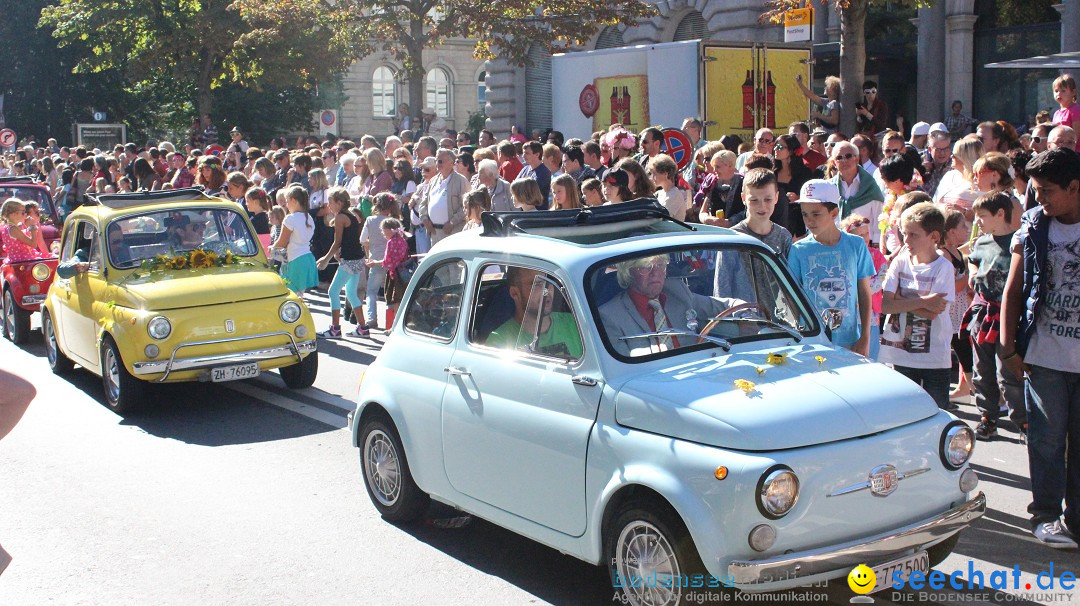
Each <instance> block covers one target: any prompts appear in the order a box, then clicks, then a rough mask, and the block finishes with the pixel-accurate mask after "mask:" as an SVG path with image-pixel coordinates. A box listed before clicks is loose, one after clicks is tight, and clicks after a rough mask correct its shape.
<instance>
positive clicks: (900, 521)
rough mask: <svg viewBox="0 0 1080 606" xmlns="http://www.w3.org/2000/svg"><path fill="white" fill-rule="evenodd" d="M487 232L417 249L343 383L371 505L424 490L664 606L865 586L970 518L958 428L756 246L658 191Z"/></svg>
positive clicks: (965, 448)
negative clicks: (715, 596) (683, 216)
mask: <svg viewBox="0 0 1080 606" xmlns="http://www.w3.org/2000/svg"><path fill="white" fill-rule="evenodd" d="M484 221H485V225H484V229H483V231H482V232H481V231H480V230H477V231H475V232H472V233H470V234H461V235H457V236H454V237H451V238H448V239H447V240H445V241H444V242H443V243H441V244H439V245H438V246H437V247H436V248H435V250H433V251H432V252H431V254H430V255H428V256H427V258H426V259H425V260H424V261H423V263H422V264H421V266H420V268H419V270H418V271H417V272H416V275H415V276H414V277H413V279H412V282H411V284H410V286H409V288H408V291H407V293H406V295H405V299H404V301H403V303H402V305H401V307H400V311H399V314H398V320H397V322H396V323H395V325H394V327H393V332H392V335H391V336H390V338H389V339H388V340H387V343H386V346H385V347H384V348H383V350H382V353H381V354H380V355H379V357H378V359H376V360H375V362H374V363H373V364H372V365H371V367H370V368H369V369H368V370H367V372H366V375H365V377H364V378H363V379H362V382H361V386H360V391H359V394H358V405H357V409H356V411H355V412H354V413H353V416H352V418H351V422H350V427H351V429H352V437H353V440H354V444H355V445H356V446H358V447H359V448H360V463H361V470H362V475H363V478H364V483H365V486H366V488H367V491H368V493H369V495H370V497H371V499H372V502H373V503H374V504H375V507H376V508H377V509H378V510H379V512H380V513H381V514H382V516H383V517H384V518H385V519H386V520H388V521H392V522H408V521H412V520H416V519H418V518H420V517H421V516H423V515H424V513H425V512H426V510H427V507H428V504H429V499H435V500H437V501H441V502H443V503H447V504H449V505H452V506H453V507H456V508H459V509H461V510H464V511H467V512H469V513H471V514H474V515H476V516H479V517H481V518H484V519H486V520H489V521H491V522H493V523H495V524H498V525H500V526H503V527H505V528H508V529H511V530H513V531H515V532H517V533H520V534H522V535H524V536H527V537H530V538H532V539H534V540H536V541H539V542H541V543H543V544H546V545H549V546H551V547H553V548H555V549H557V550H559V551H561V552H564V553H568V554H572V555H574V556H576V557H578V558H581V559H583V560H586V561H588V562H592V563H595V564H598V565H601V566H605V567H608V568H609V569H610V571H611V575H612V580H613V583H614V585H615V587H616V588H617V590H618V591H619V592H620V593H621V595H620V596H617V597H620V599H622V600H623V601H624V603H632V604H648V605H658V604H677V603H679V602H680V599H682V598H683V596H685V595H687V594H686V592H688V591H691V590H692V587H694V586H702V585H701V584H702V579H704V583H705V586H708V585H714V586H715V585H717V584H723V585H727V586H732V587H735V588H738V589H740V590H744V591H772V590H778V589H786V588H791V587H795V586H801V585H806V584H809V583H814V582H819V581H822V580H825V579H834V578H839V577H844V576H846V575H847V574H848V573H849V572H850V571H851V569H852V568H853V567H855V566H857V565H859V564H866V565H868V566H870V567H871V568H873V569H874V570H875V572H876V573H877V579H878V581H877V586H876V588H875V590H880V589H884V588H885V587H888V586H889V585H890V584H891V583H892V573H893V572H896V571H899V572H901V573H905V574H906V573H910V572H911V571H913V570H923V571H926V570H927V569H928V568H929V567H931V566H934V565H935V564H936V563H938V562H940V561H941V560H942V559H944V557H945V556H946V555H948V553H949V552H950V551H951V550H952V548H953V547H954V546H955V545H956V541H957V539H958V533H959V531H960V530H961V529H963V528H964V527H965V526H967V525H968V524H969V523H970V522H971V521H972V520H975V519H977V518H978V517H979V516H981V515H982V514H983V512H984V510H985V507H986V501H985V498H984V496H983V495H982V493H979V494H977V495H974V496H973V495H972V492H973V490H974V489H975V486H976V484H977V483H978V479H977V477H976V474H975V472H974V471H972V470H971V469H969V468H968V465H967V463H968V459H969V458H970V456H971V453H972V448H973V446H974V436H973V434H972V432H971V430H970V429H969V428H968V427H967V426H966V425H964V424H963V423H962V422H960V421H958V420H957V419H956V418H955V417H953V416H951V415H949V414H948V413H946V412H943V411H941V410H939V409H938V408H937V407H936V406H935V405H934V402H933V401H932V400H931V399H930V397H929V396H928V395H927V394H926V393H925V392H923V391H922V390H921V389H920V388H919V387H917V386H916V385H915V384H914V383H912V382H910V381H908V380H907V379H906V378H904V377H902V376H901V375H899V374H897V373H895V372H893V371H892V370H890V369H889V368H887V367H885V366H883V365H880V364H874V363H871V362H869V361H868V360H866V359H865V358H862V357H860V356H858V355H855V354H852V353H850V352H848V351H845V350H843V349H839V348H835V347H833V346H832V345H831V344H830V342H829V340H828V337H827V334H826V333H827V331H828V330H829V328H828V327H827V326H826V324H829V323H833V325H834V326H835V325H836V324H835V323H836V322H837V321H838V320H839V319H840V318H838V317H837V314H839V313H840V312H839V311H837V310H824V312H823V313H822V314H821V316H819V314H818V313H817V312H816V311H815V310H814V309H813V307H812V306H811V304H810V303H809V302H808V299H807V297H806V296H805V295H804V294H803V292H802V291H801V289H800V288H799V287H798V286H797V285H796V284H795V283H794V281H793V280H792V277H791V276H790V275H789V273H788V271H787V269H786V266H785V265H784V263H783V262H782V261H780V260H778V258H777V257H776V256H774V255H773V254H772V253H771V252H770V251H769V250H768V249H767V248H765V247H764V246H763V245H762V244H760V243H759V242H758V241H757V240H755V239H753V238H749V237H746V236H742V235H738V234H736V233H735V232H733V231H730V230H726V229H720V228H712V227H705V226H690V225H687V224H684V223H681V222H678V221H674V220H671V219H669V218H667V216H666V215H665V214H664V212H663V210H662V209H661V208H660V207H659V206H658V205H656V203H655V202H653V201H639V202H634V203H627V204H623V205H618V206H613V207H601V208H596V209H589V210H582V211H557V212H548V213H501V214H491V213H488V214H486V215H485V218H484ZM822 317H824V319H822ZM695 575H700V576H695Z"/></svg>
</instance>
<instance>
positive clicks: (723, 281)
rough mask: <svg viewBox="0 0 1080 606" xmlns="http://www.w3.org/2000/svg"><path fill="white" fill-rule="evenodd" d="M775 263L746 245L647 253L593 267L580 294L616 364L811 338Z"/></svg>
mask: <svg viewBox="0 0 1080 606" xmlns="http://www.w3.org/2000/svg"><path fill="white" fill-rule="evenodd" d="M782 263H783V262H782V261H780V260H779V259H777V258H776V257H774V256H772V255H769V254H767V253H766V252H765V251H763V250H760V249H758V248H751V247H749V246H746V247H742V246H699V247H696V248H691V249H679V250H661V251H647V252H643V253H641V254H638V255H634V256H629V257H627V256H622V257H617V258H614V259H611V260H609V261H605V262H601V263H599V264H597V265H595V266H593V268H592V269H591V270H590V271H589V272H588V273H587V274H586V278H585V288H586V289H587V291H588V293H589V299H590V301H591V302H592V305H593V315H594V317H595V318H596V319H597V324H598V326H599V328H600V334H601V335H602V336H603V337H604V341H605V343H606V345H607V347H608V349H609V351H610V352H611V353H612V354H613V355H615V356H616V357H619V358H639V357H644V356H650V355H653V354H663V355H670V354H672V353H677V352H678V351H679V350H682V349H688V348H700V347H710V346H713V347H714V346H727V345H728V344H732V343H737V342H740V341H749V340H758V339H773V338H796V339H801V338H802V337H803V336H809V335H813V334H816V333H817V331H818V330H819V327H818V323H817V321H816V320H815V319H814V314H813V313H812V312H811V308H810V307H809V304H808V303H807V302H806V300H805V299H804V298H803V297H802V296H801V294H800V293H799V292H798V290H797V288H795V287H794V285H793V284H792V281H791V280H790V279H789V277H788V275H787V274H786V272H785V271H784V270H782V269H781V264H782Z"/></svg>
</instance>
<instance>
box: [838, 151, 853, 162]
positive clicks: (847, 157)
mask: <svg viewBox="0 0 1080 606" xmlns="http://www.w3.org/2000/svg"><path fill="white" fill-rule="evenodd" d="M854 157H855V154H853V153H851V152H848V153H846V154H837V155H836V159H837V160H850V159H852V158H854Z"/></svg>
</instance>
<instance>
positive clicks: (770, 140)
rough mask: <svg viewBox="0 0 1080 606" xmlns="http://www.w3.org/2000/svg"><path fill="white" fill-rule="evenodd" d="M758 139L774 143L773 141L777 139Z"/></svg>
mask: <svg viewBox="0 0 1080 606" xmlns="http://www.w3.org/2000/svg"><path fill="white" fill-rule="evenodd" d="M758 141H760V142H762V143H772V142H773V141H776V139H758Z"/></svg>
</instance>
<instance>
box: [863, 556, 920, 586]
mask: <svg viewBox="0 0 1080 606" xmlns="http://www.w3.org/2000/svg"><path fill="white" fill-rule="evenodd" d="M873 571H874V576H875V577H876V578H877V582H876V583H875V584H874V589H873V591H871V592H870V593H875V592H878V591H881V590H882V589H888V588H889V587H892V586H893V584H894V583H895V582H896V581H895V580H894V579H893V575H894V574H896V573H897V572H899V573H900V574H901V576H903V579H904V582H905V583H906V582H907V580H908V579H910V578H911V573H913V572H915V571H919V572H921V573H923V575H926V573H927V572H929V571H930V556H928V555H926V552H925V551H917V552H915V553H913V554H911V555H909V556H907V557H904V558H900V559H897V560H893V561H891V562H885V563H884V564H879V565H877V566H874V567H873Z"/></svg>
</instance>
